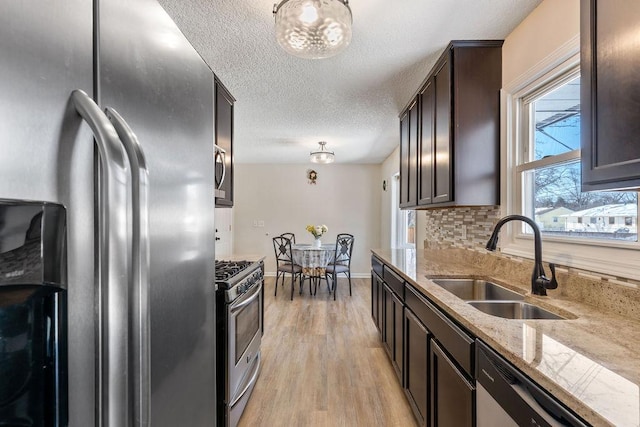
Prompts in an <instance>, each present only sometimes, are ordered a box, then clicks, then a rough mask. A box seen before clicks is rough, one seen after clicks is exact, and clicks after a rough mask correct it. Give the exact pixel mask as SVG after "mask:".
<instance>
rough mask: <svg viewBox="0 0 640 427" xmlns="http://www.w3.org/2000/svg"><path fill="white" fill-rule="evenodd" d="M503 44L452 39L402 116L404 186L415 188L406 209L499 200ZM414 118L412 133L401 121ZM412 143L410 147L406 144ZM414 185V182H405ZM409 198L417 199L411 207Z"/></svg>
mask: <svg viewBox="0 0 640 427" xmlns="http://www.w3.org/2000/svg"><path fill="white" fill-rule="evenodd" d="M501 85H502V41H501V40H489V41H475V40H474V41H467V40H465V41H452V42H451V43H450V44H449V45H448V46H447V48H446V49H445V51H444V52H443V53H442V55H441V56H440V58H439V59H438V61H436V64H435V66H434V67H433V68H432V70H431V72H430V73H429V75H428V77H427V79H426V80H425V82H424V83H423V84H422V85H421V88H420V90H419V91H418V93H417V95H416V96H415V97H414V99H413V100H412V101H411V103H410V104H409V107H407V108H406V109H405V111H404V112H403V114H401V137H400V155H401V168H400V169H401V173H400V179H401V188H405V189H406V191H411V190H412V187H411V185H410V181H411V179H414V178H415V179H416V182H417V183H418V185H417V186H416V188H415V189H414V191H416V192H417V196H416V197H415V199H412V198H411V195H410V194H408V195H407V197H406V198H405V199H402V200H401V202H402V201H404V204H402V203H401V205H400V207H402V208H418V209H420V208H429V207H441V206H469V205H497V204H499V203H500V87H501ZM413 106H417V107H418V114H417V116H418V122H417V123H416V124H417V130H416V131H415V133H416V135H417V147H416V153H417V156H418V158H417V163H416V171H415V175H413V176H412V175H411V170H410V168H405V169H408V170H407V173H405V174H403V173H402V169H403V168H402V165H403V164H405V165H409V164H410V159H409V158H405V157H403V155H405V156H408V155H410V153H411V152H412V151H411V138H410V135H411V130H410V128H411V120H410V111H411V108H414V107H413ZM406 115H409V121H408V127H409V130H408V131H407V133H408V135H409V137H407V135H404V134H403V133H402V126H403V125H402V118H404V117H405V116H406ZM405 145H407V146H406V147H403V146H405ZM406 180H409V182H405V181H406ZM411 200H415V202H414V203H411Z"/></svg>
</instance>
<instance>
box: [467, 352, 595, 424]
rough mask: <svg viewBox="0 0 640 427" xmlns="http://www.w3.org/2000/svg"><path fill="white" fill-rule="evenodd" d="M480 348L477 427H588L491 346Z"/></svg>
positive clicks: (477, 373)
mask: <svg viewBox="0 0 640 427" xmlns="http://www.w3.org/2000/svg"><path fill="white" fill-rule="evenodd" d="M476 349H477V350H476V351H477V355H476V363H477V369H476V376H477V378H476V380H477V382H476V410H477V412H476V415H477V424H476V425H477V427H496V426H500V427H510V426H514V427H517V426H531V427H536V426H587V425H588V424H586V423H585V422H583V421H582V420H580V419H579V418H578V417H577V416H576V415H575V414H573V413H572V412H571V411H570V410H569V409H567V408H566V407H565V406H563V405H562V403H560V402H559V401H557V400H556V399H555V398H554V397H553V396H551V395H550V394H548V393H547V392H546V391H544V390H543V389H542V388H540V386H538V385H537V384H535V383H534V382H533V381H531V380H530V379H529V378H527V377H526V376H525V375H524V374H523V373H522V372H520V370H518V369H517V368H516V367H514V366H513V365H511V364H510V363H509V362H508V361H507V360H505V359H504V358H503V357H502V356H500V355H498V354H497V353H496V352H495V351H493V350H492V349H491V348H489V346H487V345H486V344H484V343H483V342H481V341H479V340H478V341H477V345H476Z"/></svg>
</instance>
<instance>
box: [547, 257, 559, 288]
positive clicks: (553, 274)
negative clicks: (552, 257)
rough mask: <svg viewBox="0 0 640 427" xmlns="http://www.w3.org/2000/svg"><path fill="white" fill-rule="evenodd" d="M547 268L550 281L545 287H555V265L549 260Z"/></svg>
mask: <svg viewBox="0 0 640 427" xmlns="http://www.w3.org/2000/svg"><path fill="white" fill-rule="evenodd" d="M549 269H550V270H551V282H550V283H549V284H548V285H547V286H546V287H547V289H556V288H557V287H558V281H557V280H556V265H555V264H554V263H552V262H550V263H549Z"/></svg>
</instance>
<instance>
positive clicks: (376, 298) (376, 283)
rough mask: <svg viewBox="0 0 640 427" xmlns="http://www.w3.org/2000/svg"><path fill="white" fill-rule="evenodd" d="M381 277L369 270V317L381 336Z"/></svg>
mask: <svg viewBox="0 0 640 427" xmlns="http://www.w3.org/2000/svg"><path fill="white" fill-rule="evenodd" d="M381 300H382V279H381V278H380V277H378V275H377V274H376V273H375V272H373V271H372V272H371V317H372V318H373V323H375V325H376V328H378V332H379V333H380V336H381V337H382V314H381V313H382V303H381Z"/></svg>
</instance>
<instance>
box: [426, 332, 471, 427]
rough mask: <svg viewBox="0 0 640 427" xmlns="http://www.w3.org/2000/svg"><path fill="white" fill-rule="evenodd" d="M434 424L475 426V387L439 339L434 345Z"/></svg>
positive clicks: (432, 371) (451, 426) (432, 403)
mask: <svg viewBox="0 0 640 427" xmlns="http://www.w3.org/2000/svg"><path fill="white" fill-rule="evenodd" d="M430 347H431V348H430V355H431V357H430V365H431V366H430V373H431V389H430V394H431V397H430V400H431V427H465V426H469V427H472V426H474V425H475V401H476V399H475V393H476V391H475V386H474V385H473V384H472V383H471V381H469V380H468V379H467V377H466V376H465V375H464V374H463V373H462V372H461V371H460V369H458V367H457V366H456V365H455V363H454V362H453V361H452V360H451V359H450V358H449V356H448V355H447V353H445V352H444V350H442V348H441V347H440V346H439V345H438V343H437V341H436V340H434V339H432V340H431V344H430Z"/></svg>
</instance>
